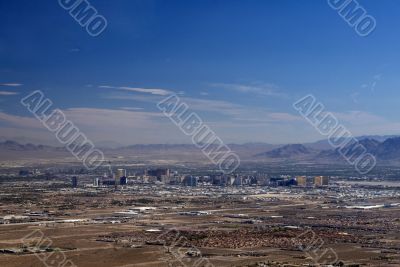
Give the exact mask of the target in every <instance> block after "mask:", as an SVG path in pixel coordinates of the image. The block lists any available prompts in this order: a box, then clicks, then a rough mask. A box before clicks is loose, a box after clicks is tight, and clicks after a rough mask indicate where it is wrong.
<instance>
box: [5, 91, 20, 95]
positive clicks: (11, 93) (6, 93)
mask: <svg viewBox="0 0 400 267" xmlns="http://www.w3.org/2000/svg"><path fill="white" fill-rule="evenodd" d="M18 94H19V93H18V92H10V91H0V95H4V96H6V95H18Z"/></svg>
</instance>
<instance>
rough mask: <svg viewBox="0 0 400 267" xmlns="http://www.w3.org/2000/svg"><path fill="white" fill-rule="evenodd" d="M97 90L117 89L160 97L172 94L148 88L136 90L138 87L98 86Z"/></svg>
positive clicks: (163, 90)
mask: <svg viewBox="0 0 400 267" xmlns="http://www.w3.org/2000/svg"><path fill="white" fill-rule="evenodd" d="M99 88H104V89H117V90H124V91H129V92H136V93H144V94H151V95H160V96H166V95H169V94H171V93H173V92H172V91H169V90H165V89H148V88H138V87H127V86H109V85H100V86H99Z"/></svg>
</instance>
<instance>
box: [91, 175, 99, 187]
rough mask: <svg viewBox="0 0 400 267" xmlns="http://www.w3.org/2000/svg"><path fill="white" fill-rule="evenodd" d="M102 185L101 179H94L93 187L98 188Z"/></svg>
mask: <svg viewBox="0 0 400 267" xmlns="http://www.w3.org/2000/svg"><path fill="white" fill-rule="evenodd" d="M99 185H100V178H97V177H96V178H94V179H93V186H96V187H98V186H99Z"/></svg>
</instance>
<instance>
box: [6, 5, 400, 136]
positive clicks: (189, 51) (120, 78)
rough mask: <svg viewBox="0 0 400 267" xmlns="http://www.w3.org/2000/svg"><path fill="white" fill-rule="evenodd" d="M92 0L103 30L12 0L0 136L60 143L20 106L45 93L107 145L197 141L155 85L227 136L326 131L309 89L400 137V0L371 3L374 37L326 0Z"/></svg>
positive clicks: (364, 130) (376, 130) (345, 120)
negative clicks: (307, 112)
mask: <svg viewBox="0 0 400 267" xmlns="http://www.w3.org/2000/svg"><path fill="white" fill-rule="evenodd" d="M89 2H90V3H91V4H92V5H93V6H94V7H95V8H96V9H97V11H98V12H99V14H101V15H103V16H104V17H105V18H106V19H107V22H108V27H107V28H106V30H105V31H104V32H103V33H102V34H101V35H100V36H98V37H92V36H90V35H89V34H88V33H87V32H86V30H85V29H84V28H82V27H81V26H80V25H79V24H78V22H76V21H75V20H74V19H73V18H72V17H71V16H70V15H69V13H68V11H66V10H64V9H63V8H61V6H60V5H59V4H58V1H54V0H43V1H28V0H26V1H22V0H9V1H6V0H3V1H1V2H0V23H1V27H0V58H1V60H0V84H1V85H0V104H1V106H0V137H2V138H4V139H10V138H14V139H20V140H26V141H32V142H36V143H39V142H40V143H51V142H54V138H53V137H52V135H51V134H50V133H48V132H47V131H46V130H45V129H43V126H42V125H40V123H38V122H37V121H35V119H34V118H33V116H32V115H31V114H29V112H28V111H27V110H26V109H25V108H24V107H23V106H22V105H21V104H20V103H19V100H20V99H21V98H22V97H23V96H25V95H26V94H28V93H29V92H31V91H33V90H42V91H43V92H44V93H45V94H46V96H48V97H49V98H50V99H51V100H52V101H53V102H54V105H55V108H60V109H62V110H63V111H64V112H65V113H66V114H67V116H68V118H70V119H71V120H72V121H73V122H74V123H76V125H77V126H79V127H80V129H81V130H82V131H83V132H85V133H86V134H87V136H88V137H90V138H91V139H92V140H93V141H95V142H99V143H100V142H103V141H113V142H118V143H121V144H136V143H189V142H190V138H188V137H187V136H185V135H183V134H182V133H180V131H179V129H177V127H176V126H175V125H173V124H171V122H170V121H169V120H168V119H167V118H165V117H163V115H162V114H161V113H160V111H159V110H158V109H157V108H156V103H157V102H158V101H159V100H161V99H162V98H163V96H162V95H161V94H154V92H160V91H154V90H153V91H152V90H150V89H159V90H165V91H168V92H175V93H179V95H180V97H181V98H182V100H183V101H185V102H186V103H187V104H188V105H189V107H190V108H191V109H192V110H193V111H195V112H197V113H198V114H199V115H200V117H202V118H203V120H204V121H205V122H206V123H207V124H208V125H209V126H210V127H211V128H212V129H213V130H214V131H215V132H216V133H217V134H218V135H219V136H220V137H221V138H222V139H223V140H224V141H225V142H227V143H229V142H235V143H244V142H268V143H298V142H308V141H313V140H318V139H323V138H324V137H323V136H320V135H319V134H318V132H317V131H316V130H315V129H314V128H313V127H312V126H310V125H309V124H308V123H307V122H306V121H305V120H304V119H302V118H301V117H300V116H299V114H298V113H296V111H295V110H294V109H293V107H292V103H293V102H295V101H296V100H297V99H299V98H301V97H303V96H304V95H306V94H313V95H315V96H316V97H317V99H318V100H319V101H320V102H322V103H324V105H325V106H326V108H327V110H328V111H331V112H333V113H334V114H335V115H336V116H337V117H338V119H339V120H340V122H341V123H342V124H343V125H345V126H346V127H347V128H348V129H349V130H351V131H352V132H353V134H354V135H363V134H399V133H400V121H399V117H400V116H399V115H400V114H399V113H400V112H399V110H398V109H397V106H398V104H397V102H398V98H399V96H400V93H399V91H398V88H399V83H400V79H399V78H398V73H399V71H400V63H399V62H400V50H399V47H400V33H399V31H398V26H400V23H399V19H398V14H400V2H399V1H396V0H382V1H373V0H365V1H359V3H360V4H361V5H362V6H363V7H364V8H365V9H366V10H367V12H368V14H370V15H371V16H373V17H374V18H375V19H376V21H377V27H376V29H375V31H374V32H372V34H370V35H369V36H367V37H360V36H359V35H357V34H356V32H355V31H354V29H353V28H351V27H350V26H349V25H348V24H347V23H346V22H345V21H344V20H343V19H342V18H341V17H340V16H339V15H338V12H337V11H335V10H333V9H332V8H331V7H330V6H329V5H328V3H327V1H326V0H314V1H311V0H303V1H298V0H297V1H296V0H250V1H245V0H241V1H239V0H230V1H228V0H226V1H218V0H202V1H188V0H185V1H184V0H181V1H176V0H169V1H153V0H140V1H137V0H116V1H105V0H104V1H100V0H91V1H89ZM124 88H125V89H124ZM126 88H139V89H140V90H137V89H134V90H127V89H126ZM142 89H144V90H142Z"/></svg>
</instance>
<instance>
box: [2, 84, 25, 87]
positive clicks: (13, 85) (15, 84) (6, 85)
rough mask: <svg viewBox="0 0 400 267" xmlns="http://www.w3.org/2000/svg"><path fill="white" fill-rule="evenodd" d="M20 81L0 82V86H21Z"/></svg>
mask: <svg viewBox="0 0 400 267" xmlns="http://www.w3.org/2000/svg"><path fill="white" fill-rule="evenodd" d="M22 85H23V84H22V83H0V86H5V87H19V86H22Z"/></svg>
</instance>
